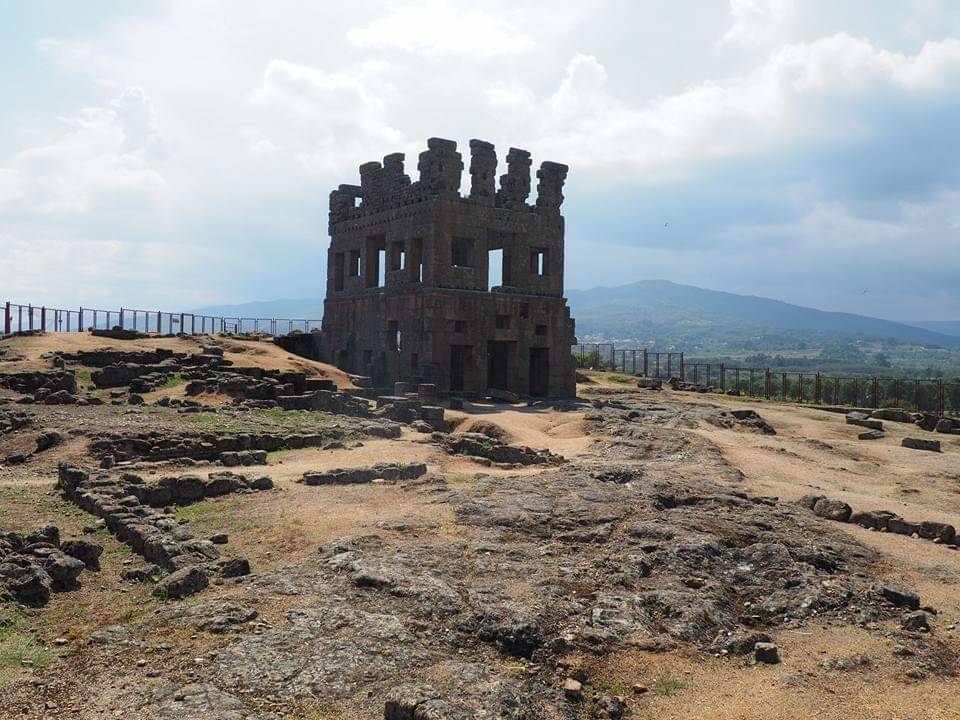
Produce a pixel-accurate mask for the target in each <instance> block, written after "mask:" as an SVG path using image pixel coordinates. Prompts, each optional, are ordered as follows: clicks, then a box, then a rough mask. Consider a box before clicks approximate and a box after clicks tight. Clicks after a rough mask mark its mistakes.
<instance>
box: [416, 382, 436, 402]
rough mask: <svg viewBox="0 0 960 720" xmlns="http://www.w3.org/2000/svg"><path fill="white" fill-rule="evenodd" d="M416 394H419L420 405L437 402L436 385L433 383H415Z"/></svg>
mask: <svg viewBox="0 0 960 720" xmlns="http://www.w3.org/2000/svg"><path fill="white" fill-rule="evenodd" d="M417 394H418V395H419V396H420V404H421V405H436V404H437V403H438V402H439V400H438V398H437V386H436V385H434V384H433V383H421V384H420V385H417Z"/></svg>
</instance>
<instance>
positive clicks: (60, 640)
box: [53, 637, 69, 646]
mask: <svg viewBox="0 0 960 720" xmlns="http://www.w3.org/2000/svg"><path fill="white" fill-rule="evenodd" d="M68 642H69V641H68V640H67V639H66V638H65V637H58V638H56V639H55V640H54V641H53V644H54V645H60V646H63V645H66V644H67V643H68Z"/></svg>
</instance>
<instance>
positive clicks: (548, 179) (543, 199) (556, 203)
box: [537, 161, 569, 210]
mask: <svg viewBox="0 0 960 720" xmlns="http://www.w3.org/2000/svg"><path fill="white" fill-rule="evenodd" d="M567 170H569V168H568V167H567V166H566V165H562V164H560V163H555V162H549V161H547V162H544V163H542V164H541V165H540V169H539V170H537V180H538V181H539V182H538V183H537V207H538V208H545V209H550V210H559V209H560V206H561V205H562V204H563V183H564V182H565V181H566V179H567Z"/></svg>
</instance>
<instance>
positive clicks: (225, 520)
mask: <svg viewBox="0 0 960 720" xmlns="http://www.w3.org/2000/svg"><path fill="white" fill-rule="evenodd" d="M175 517H176V518H177V520H186V521H188V522H189V523H190V525H191V527H192V528H194V530H197V531H203V532H206V531H213V530H216V531H222V530H236V531H241V530H250V529H254V530H255V529H258V528H259V527H260V522H259V521H258V520H256V519H254V518H251V517H250V516H249V514H247V513H246V512H244V510H243V500H242V499H240V498H225V499H223V500H220V501H218V502H211V501H209V500H208V501H206V502H201V503H194V504H193V505H184V506H183V507H179V508H177V511H176V514H175Z"/></svg>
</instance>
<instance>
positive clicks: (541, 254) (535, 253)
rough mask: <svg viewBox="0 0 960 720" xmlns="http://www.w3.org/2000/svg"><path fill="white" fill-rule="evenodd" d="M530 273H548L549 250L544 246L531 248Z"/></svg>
mask: <svg viewBox="0 0 960 720" xmlns="http://www.w3.org/2000/svg"><path fill="white" fill-rule="evenodd" d="M530 273H531V274H532V275H539V276H543V275H546V274H547V251H546V249H544V248H533V249H532V250H530Z"/></svg>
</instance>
